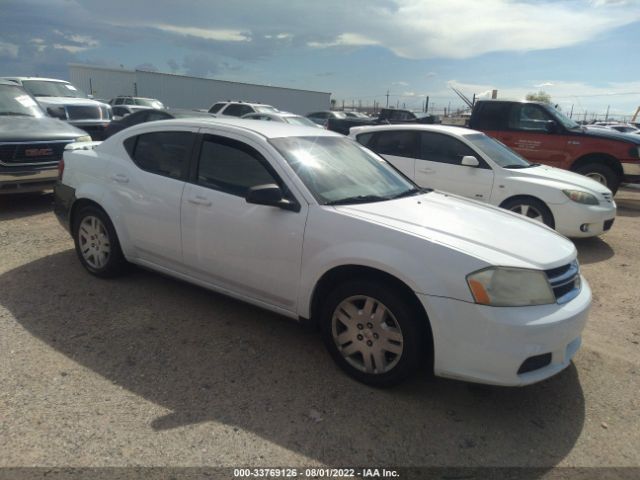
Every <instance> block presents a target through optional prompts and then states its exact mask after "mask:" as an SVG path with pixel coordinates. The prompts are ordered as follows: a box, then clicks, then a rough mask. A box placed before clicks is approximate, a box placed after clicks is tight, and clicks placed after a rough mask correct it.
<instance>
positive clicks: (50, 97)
mask: <svg viewBox="0 0 640 480" xmlns="http://www.w3.org/2000/svg"><path fill="white" fill-rule="evenodd" d="M4 79H5V80H9V81H11V82H14V83H17V84H18V85H20V86H21V87H22V88H24V89H25V90H26V91H27V92H29V93H30V94H31V95H32V96H33V97H35V99H36V100H37V101H38V103H39V104H40V106H41V107H42V109H43V110H45V111H46V112H47V113H48V114H49V115H50V116H52V117H55V118H59V119H60V120H64V121H66V122H69V123H70V124H71V125H73V126H75V127H78V128H80V129H82V130H84V131H85V132H87V133H88V134H89V135H91V138H92V139H93V140H102V139H103V138H104V131H105V129H106V128H107V126H108V125H109V123H110V122H111V118H112V113H111V106H110V105H108V104H106V103H102V102H98V101H96V100H93V99H91V98H89V97H88V96H87V95H86V94H85V93H84V92H83V91H82V90H80V89H78V88H76V87H75V86H74V85H72V84H71V83H69V82H67V81H64V80H58V79H55V78H40V77H4Z"/></svg>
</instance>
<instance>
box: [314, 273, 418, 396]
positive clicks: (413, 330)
mask: <svg viewBox="0 0 640 480" xmlns="http://www.w3.org/2000/svg"><path fill="white" fill-rule="evenodd" d="M360 296H363V297H370V298H372V299H375V300H376V301H378V302H379V304H382V305H383V306H384V307H386V310H387V311H388V312H391V314H392V317H393V318H391V317H388V318H389V320H388V321H391V322H393V323H396V324H397V326H398V327H399V329H400V331H401V337H402V341H401V344H402V349H401V353H399V354H393V353H389V352H385V353H384V354H383V356H384V361H388V360H389V358H390V357H391V359H392V360H390V361H389V364H390V365H389V370H388V371H383V372H379V373H367V372H365V371H362V370H360V369H358V368H356V367H355V366H354V365H352V363H350V361H349V360H347V359H346V358H345V356H344V355H343V354H342V353H341V348H340V347H338V345H337V344H336V341H334V335H333V326H334V324H333V317H334V314H335V312H336V311H337V308H338V306H339V305H341V304H342V302H343V301H347V300H348V299H352V298H354V297H360ZM376 311H377V310H376ZM362 318H365V319H366V316H365V317H362ZM372 318H373V317H372ZM319 321H320V328H321V330H322V337H323V340H324V343H325V345H326V347H327V349H328V350H329V353H330V354H331V356H332V357H333V359H334V360H335V362H336V363H337V364H338V365H339V366H340V368H342V369H343V370H344V371H345V372H346V373H348V374H349V375H350V376H352V377H353V378H355V379H356V380H358V381H360V382H362V383H365V384H367V385H372V386H376V387H390V386H393V385H396V384H398V383H400V382H402V381H403V380H404V379H406V378H407V377H409V376H410V375H411V374H412V373H414V372H415V371H416V369H417V368H418V367H419V366H421V364H423V363H427V362H426V361H425V353H426V352H425V347H426V345H427V339H428V338H429V337H428V335H426V333H425V332H426V329H428V326H427V325H426V324H425V323H424V322H426V319H425V318H424V314H423V313H422V312H419V311H417V309H416V308H415V307H414V306H413V305H412V303H411V302H410V301H409V300H408V299H407V298H406V295H405V294H403V292H402V291H400V290H398V289H395V288H389V286H388V285H383V284H382V283H381V282H376V281H374V280H365V279H354V280H350V281H347V282H344V283H341V284H339V285H338V286H337V287H336V288H334V290H332V291H331V292H330V293H329V295H327V297H326V298H325V299H324V301H323V304H322V307H321V309H320V318H319ZM355 325H357V324H355ZM365 325H366V324H365ZM385 325H386V324H385ZM376 326H377V325H376ZM376 326H374V327H373V330H370V329H369V328H368V327H366V326H365V327H364V330H360V331H361V332H362V333H364V334H366V335H368V337H367V338H370V339H371V341H373V342H375V341H380V342H383V341H387V340H384V339H383V337H382V335H383V333H380V335H381V336H380V337H378V336H376V337H375V338H377V339H378V340H374V339H373V338H372V335H377V334H375V333H372V332H373V331H375V328H376ZM354 331H355V330H354ZM378 331H380V330H378ZM396 331H397V330H396ZM355 332H356V333H358V331H355ZM360 336H362V335H360ZM362 341H364V342H365V344H366V343H367V340H366V339H364V340H362ZM352 343H355V341H354V342H352ZM361 348H365V347H364V345H362V346H361ZM354 355H355V359H357V358H358V355H359V356H360V358H362V361H363V363H364V355H363V354H359V353H355V354H354ZM350 358H351V361H355V360H354V357H353V356H352V357H350ZM369 358H370V360H371V361H372V362H373V364H374V365H375V359H374V357H373V356H372V355H371V356H369ZM391 365H393V366H391Z"/></svg>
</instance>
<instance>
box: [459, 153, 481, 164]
mask: <svg viewBox="0 0 640 480" xmlns="http://www.w3.org/2000/svg"><path fill="white" fill-rule="evenodd" d="M460 165H464V166H465V167H477V166H479V165H480V162H479V161H478V159H477V158H476V157H474V156H473V155H465V156H464V157H462V161H461V162H460Z"/></svg>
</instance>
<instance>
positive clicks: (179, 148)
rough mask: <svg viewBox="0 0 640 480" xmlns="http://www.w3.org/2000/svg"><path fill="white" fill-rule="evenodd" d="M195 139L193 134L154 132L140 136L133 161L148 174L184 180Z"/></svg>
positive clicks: (134, 150)
mask: <svg viewBox="0 0 640 480" xmlns="http://www.w3.org/2000/svg"><path fill="white" fill-rule="evenodd" d="M193 138H194V135H193V133H191V132H153V133H144V134H142V135H138V137H137V140H136V142H135V143H136V144H135V149H133V161H134V162H135V164H136V165H137V166H138V167H140V168H141V169H142V170H146V171H147V172H151V173H156V174H158V175H163V176H165V177H171V178H184V177H185V174H186V171H187V165H188V162H189V155H190V153H191V146H192V144H193ZM125 148H127V145H126V143H125ZM129 148H130V147H129Z"/></svg>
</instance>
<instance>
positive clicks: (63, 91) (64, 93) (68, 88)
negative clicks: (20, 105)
mask: <svg viewBox="0 0 640 480" xmlns="http://www.w3.org/2000/svg"><path fill="white" fill-rule="evenodd" d="M22 86H23V87H24V89H25V90H26V91H27V92H29V93H30V94H31V95H33V96H34V97H70V98H87V95H86V94H85V93H84V92H83V91H81V90H78V89H77V88H76V87H74V86H73V85H71V84H70V83H64V82H52V81H49V80H23V81H22Z"/></svg>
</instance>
